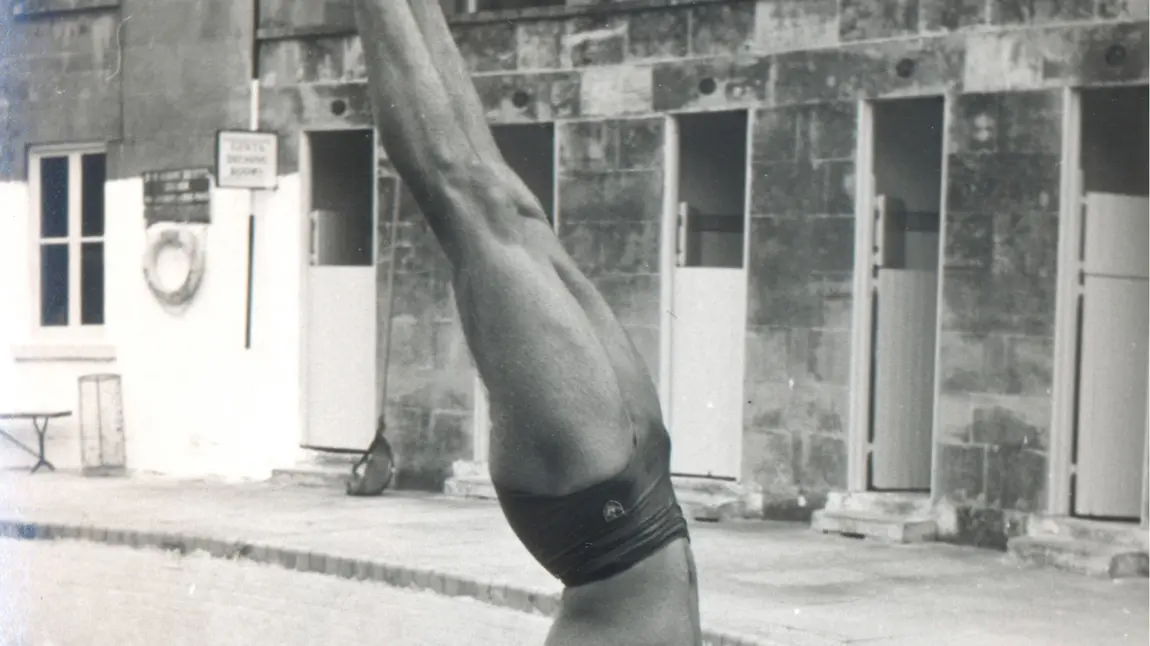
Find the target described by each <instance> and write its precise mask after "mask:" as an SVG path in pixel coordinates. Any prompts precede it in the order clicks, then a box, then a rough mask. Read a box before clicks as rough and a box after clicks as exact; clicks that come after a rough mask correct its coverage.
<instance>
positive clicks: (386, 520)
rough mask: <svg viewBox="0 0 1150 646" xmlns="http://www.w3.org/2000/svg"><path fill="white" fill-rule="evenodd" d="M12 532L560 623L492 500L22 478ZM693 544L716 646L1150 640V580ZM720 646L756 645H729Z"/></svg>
mask: <svg viewBox="0 0 1150 646" xmlns="http://www.w3.org/2000/svg"><path fill="white" fill-rule="evenodd" d="M0 519H3V520H9V521H22V522H26V523H36V524H40V525H55V526H57V527H56V528H55V529H53V528H51V527H49V531H52V532H55V533H58V534H64V535H70V534H73V533H77V532H79V533H81V534H83V536H84V537H87V538H93V539H96V540H105V541H109V542H127V543H133V542H146V543H149V544H158V543H157V541H159V540H160V539H161V538H163V537H169V538H167V539H164V540H170V537H173V536H182V537H184V538H185V539H187V542H191V543H193V545H198V546H200V547H203V548H205V549H208V550H211V551H213V552H217V553H219V554H220V555H224V554H225V553H227V552H228V550H229V549H234V550H236V551H239V552H241V553H243V554H246V555H247V556H249V557H250V558H255V559H257V560H261V559H262V560H272V561H275V560H277V559H280V558H285V559H286V564H287V565H288V566H289V567H296V568H298V569H308V567H305V561H307V560H308V559H310V561H311V563H310V569H320V570H321V571H322V570H323V569H326V570H327V571H329V572H331V573H333V574H343V575H345V576H348V577H355V576H357V575H358V576H360V577H361V578H367V577H371V578H379V579H383V580H387V581H389V582H392V583H397V584H400V585H414V586H416V587H426V588H431V589H434V590H437V591H442V592H445V593H447V594H460V595H467V596H475V597H478V598H481V599H483V600H485V601H488V602H491V603H495V604H497V605H507V606H511V607H518V608H521V609H524V610H530V609H532V608H535V609H538V610H541V611H544V612H546V611H547V610H548V609H549V608H551V607H553V597H552V595H553V594H554V593H555V592H557V591H558V590H559V586H558V584H557V583H556V582H555V581H554V580H553V579H551V577H550V576H549V575H547V573H546V572H544V571H543V570H542V568H540V567H539V566H538V565H536V564H535V562H534V561H533V560H532V559H531V558H530V556H529V555H528V554H527V552H526V551H525V550H524V549H523V548H522V547H521V546H520V545H519V543H518V542H517V541H516V539H515V537H514V535H512V533H511V531H510V530H509V529H508V528H507V526H506V524H505V523H504V521H503V518H502V515H501V513H500V511H499V509H498V507H497V506H496V505H495V504H494V503H491V502H487V501H467V500H451V499H445V498H443V497H438V496H429V495H414V494H403V493H394V494H389V495H387V496H385V497H383V498H374V499H357V498H350V497H347V496H345V495H343V494H342V492H338V491H329V490H322V489H307V488H300V487H289V486H283V485H273V484H270V483H246V484H223V483H214V482H203V481H186V480H185V481H178V480H167V479H159V478H143V477H137V478H131V479H104V480H101V479H84V478H79V477H76V476H71V475H63V474H36V475H35V476H28V475H27V474H22V473H15V474H7V475H3V476H0ZM81 528H86V529H81ZM93 528H95V529H93ZM100 528H103V529H109V528H110V529H112V530H114V531H111V532H105V531H103V529H100ZM692 532H693V542H694V547H695V553H696V559H697V561H698V566H699V578H700V585H701V588H702V591H701V606H702V614H703V621H704V626H705V627H706V628H707V629H709V630H711V631H713V632H714V633H716V635H713V637H712V639H711V640H710V641H711V643H715V644H718V643H720V642H721V643H724V644H730V643H758V644H786V645H793V646H821V645H826V644H848V643H857V642H865V643H866V644H867V645H868V646H872V645H874V646H877V645H883V646H894V645H896V644H897V645H907V646H909V645H911V644H915V645H919V644H923V643H930V644H932V645H943V644H956V645H957V644H963V645H967V644H970V645H978V644H996V645H997V644H1001V645H1019V646H1022V645H1031V644H1033V645H1034V646H1039V645H1041V646H1057V645H1067V646H1079V645H1081V646H1086V645H1090V646H1103V645H1109V644H1115V645H1117V644H1139V645H1144V644H1146V643H1147V641H1148V639H1150V629H1148V621H1147V620H1148V615H1150V613H1148V610H1147V603H1148V601H1150V594H1148V585H1147V580H1146V579H1136V580H1126V581H1118V582H1112V581H1109V580H1098V579H1090V578H1085V577H1080V576H1077V575H1071V574H1065V573H1061V572H1056V571H1050V570H1034V569H1028V568H1020V567H1018V566H1016V565H1014V564H1012V563H1011V562H1010V561H1009V560H1008V558H1007V557H1006V556H1005V555H1003V554H1000V553H996V552H989V551H985V550H976V549H970V548H960V547H953V546H946V545H917V546H890V545H881V544H876V543H870V542H863V541H855V540H850V539H844V538H838V537H827V536H820V535H816V534H814V533H812V532H811V531H810V530H808V529H807V528H805V527H804V526H799V525H790V524H780V523H754V522H745V523H731V524H722V525H711V524H703V523H699V524H695V525H693V529H692ZM133 537H134V538H133ZM242 544H247V545H249V546H256V547H254V548H253V547H240V546H241V545H242ZM229 546H231V547H229ZM368 562H370V563H368ZM372 564H375V566H377V567H378V568H380V569H379V570H374V569H370V567H369V566H371V565H372ZM357 567H358V568H359V569H357ZM717 633H722V634H727V635H741V636H745V637H743V638H742V640H741V641H740V640H738V639H727V641H722V640H720V639H719V638H718V636H717Z"/></svg>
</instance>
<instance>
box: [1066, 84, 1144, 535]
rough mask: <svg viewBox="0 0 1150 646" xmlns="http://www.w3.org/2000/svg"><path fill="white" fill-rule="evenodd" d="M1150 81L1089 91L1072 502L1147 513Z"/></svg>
mask: <svg viewBox="0 0 1150 646" xmlns="http://www.w3.org/2000/svg"><path fill="white" fill-rule="evenodd" d="M1147 98H1148V94H1147V88H1146V87H1145V86H1142V87H1118V88H1106V89H1097V90H1084V91H1083V92H1082V93H1081V95H1080V99H1081V104H1080V105H1081V112H1080V115H1081V116H1080V119H1081V139H1080V155H1079V157H1080V161H1079V163H1080V166H1079V168H1080V173H1079V180H1078V181H1079V187H1080V190H1079V191H1078V193H1079V196H1080V199H1081V208H1079V209H1077V215H1078V217H1080V218H1081V222H1080V223H1079V231H1080V232H1081V234H1080V235H1081V236H1082V238H1081V241H1080V242H1081V244H1079V245H1078V250H1077V251H1078V254H1077V255H1078V257H1077V266H1078V271H1077V272H1076V273H1077V277H1076V283H1077V285H1076V289H1075V292H1076V298H1075V301H1076V302H1075V308H1076V310H1077V312H1076V314H1077V322H1076V323H1077V328H1078V329H1077V339H1076V341H1077V343H1076V345H1077V357H1076V362H1075V363H1076V365H1075V372H1076V379H1075V387H1076V388H1075V393H1074V400H1075V402H1074V403H1075V411H1074V415H1073V416H1072V420H1073V422H1072V423H1073V433H1074V444H1073V454H1072V463H1073V469H1072V474H1073V475H1072V476H1071V477H1072V486H1071V510H1072V513H1073V514H1074V515H1076V516H1083V517H1090V518H1095V519H1100V520H1117V521H1135V522H1136V521H1138V520H1139V519H1140V517H1141V515H1142V507H1143V495H1144V493H1143V492H1144V487H1145V485H1144V482H1145V480H1144V478H1145V472H1144V469H1145V466H1144V465H1145V454H1146V435H1147V377H1148V375H1147V372H1148V370H1150V365H1148V359H1147V353H1148V352H1150V344H1148V334H1150V317H1148V310H1150V283H1148V280H1147V278H1148V274H1150V267H1148V265H1150V253H1148V249H1150V241H1148V236H1150V227H1148V226H1147V223H1148V219H1150V202H1148V201H1147V195H1148V193H1150V166H1148V164H1147V159H1148V157H1150V143H1148V140H1147V139H1148V137H1150V133H1148V129H1147V115H1148V114H1150V102H1148V100H1147Z"/></svg>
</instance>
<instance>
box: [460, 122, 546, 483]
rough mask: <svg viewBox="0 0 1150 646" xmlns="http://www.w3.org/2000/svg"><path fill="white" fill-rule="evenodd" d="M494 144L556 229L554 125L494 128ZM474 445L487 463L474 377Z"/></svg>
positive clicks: (484, 416)
mask: <svg viewBox="0 0 1150 646" xmlns="http://www.w3.org/2000/svg"><path fill="white" fill-rule="evenodd" d="M491 134H492V136H493V137H494V138H495V144H496V145H497V146H499V151H500V152H501V153H502V154H503V159H504V161H506V162H507V165H508V166H510V167H511V170H513V171H515V172H516V173H517V174H518V175H519V177H520V179H522V180H523V183H524V184H526V185H527V188H529V189H531V192H532V193H534V194H535V197H536V199H538V200H539V204H540V205H542V207H543V212H544V213H546V214H547V220H548V221H549V222H551V226H552V228H554V227H555V226H556V225H555V222H556V220H555V124H552V123H530V124H501V125H494V126H492V127H491ZM474 392H475V399H474V412H473V417H474V441H473V442H472V447H473V454H472V459H473V460H475V461H476V462H486V461H487V451H488V446H489V438H490V434H491V411H490V409H489V407H488V403H487V390H486V388H485V387H484V386H483V381H482V380H481V379H480V378H479V375H478V374H476V376H475V390H474Z"/></svg>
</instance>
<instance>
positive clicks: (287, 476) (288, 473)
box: [271, 451, 360, 491]
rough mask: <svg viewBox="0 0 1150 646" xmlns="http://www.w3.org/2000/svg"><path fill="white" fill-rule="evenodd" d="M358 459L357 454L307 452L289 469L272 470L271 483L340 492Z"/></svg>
mask: <svg viewBox="0 0 1150 646" xmlns="http://www.w3.org/2000/svg"><path fill="white" fill-rule="evenodd" d="M359 458H360V454H358V453H326V452H321V451H309V452H308V453H307V454H305V455H304V456H303V457H301V458H300V459H299V460H298V461H297V462H296V464H294V465H292V466H290V467H284V468H281V469H272V476H271V481H272V482H273V483H276V484H286V485H295V486H301V487H322V488H331V489H339V490H341V491H342V490H343V489H345V488H346V487H347V482H348V479H349V478H350V476H351V467H352V466H353V465H354V464H355V463H356V461H358V460H359Z"/></svg>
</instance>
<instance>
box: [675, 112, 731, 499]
mask: <svg viewBox="0 0 1150 646" xmlns="http://www.w3.org/2000/svg"><path fill="white" fill-rule="evenodd" d="M674 122H675V125H674V127H673V128H671V132H672V133H676V136H677V141H674V142H669V144H670V145H673V146H674V147H675V149H674V150H675V153H674V154H675V156H676V158H677V160H678V164H677V165H678V173H677V177H674V178H673V179H674V181H675V187H674V192H675V195H676V198H675V202H674V204H675V205H676V212H675V213H674V217H675V218H676V224H677V239H676V245H675V247H676V248H675V262H674V266H673V269H672V271H671V272H670V275H669V276H667V277H665V280H670V281H671V303H672V306H671V310H672V315H671V317H670V346H671V347H670V355H671V356H670V360H669V362H668V363H667V365H669V366H670V373H671V374H670V406H669V412H670V415H669V417H670V426H671V437H672V442H671V471H672V473H674V474H675V475H682V476H693V477H707V478H720V479H731V480H733V479H736V478H737V477H738V475H739V470H740V467H741V465H740V461H741V459H742V437H743V366H744V362H745V358H744V349H745V336H746V299H747V277H746V272H745V270H744V255H745V246H746V239H745V238H746V236H745V230H746V216H747V141H748V122H749V116H748V113H747V112H746V111H733V112H711V113H703V114H690V115H679V116H677V117H675V118H674Z"/></svg>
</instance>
